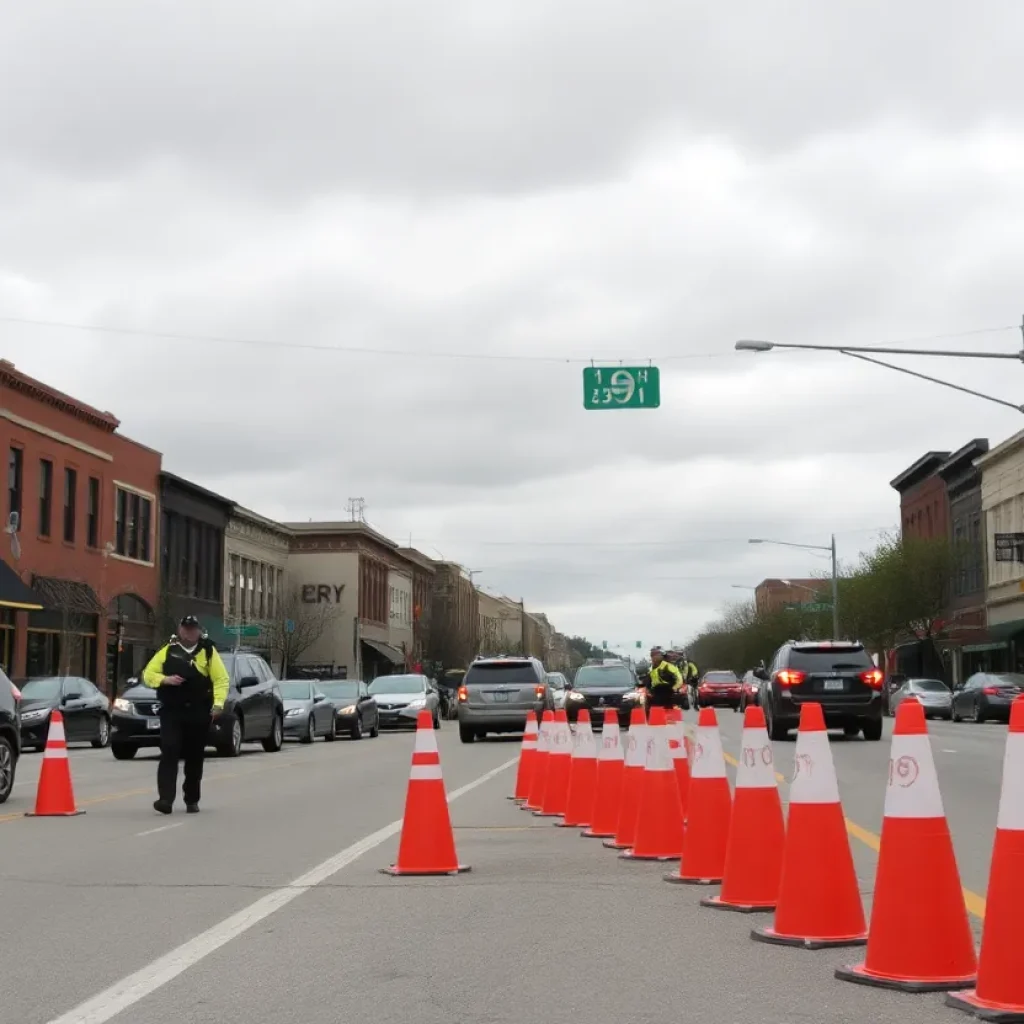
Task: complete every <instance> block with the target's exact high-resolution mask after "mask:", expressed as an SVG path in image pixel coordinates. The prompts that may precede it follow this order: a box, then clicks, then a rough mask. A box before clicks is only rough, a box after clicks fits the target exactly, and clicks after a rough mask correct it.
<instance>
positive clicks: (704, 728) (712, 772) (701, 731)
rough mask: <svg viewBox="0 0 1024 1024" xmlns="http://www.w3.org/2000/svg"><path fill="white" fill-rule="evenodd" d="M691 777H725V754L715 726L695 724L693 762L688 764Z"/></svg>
mask: <svg viewBox="0 0 1024 1024" xmlns="http://www.w3.org/2000/svg"><path fill="white" fill-rule="evenodd" d="M690 778H691V779H725V778H728V776H727V775H726V774H725V754H724V753H723V751H722V737H721V735H720V733H719V732H718V729H717V727H715V726H712V725H698V726H697V743H696V745H695V746H694V748H693V764H692V765H691V766H690Z"/></svg>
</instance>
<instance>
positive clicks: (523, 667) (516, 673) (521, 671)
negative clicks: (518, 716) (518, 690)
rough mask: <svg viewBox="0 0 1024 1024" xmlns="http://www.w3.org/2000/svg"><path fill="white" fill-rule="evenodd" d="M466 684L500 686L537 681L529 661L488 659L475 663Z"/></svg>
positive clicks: (468, 673)
mask: <svg viewBox="0 0 1024 1024" xmlns="http://www.w3.org/2000/svg"><path fill="white" fill-rule="evenodd" d="M463 682H464V684H465V685H466V686H498V685H501V684H503V683H523V684H527V685H529V684H532V683H536V682H537V677H536V676H535V675H534V672H533V665H532V664H531V663H530V662H529V661H487V662H483V663H482V664H478V665H473V666H472V667H471V668H470V670H469V671H468V672H467V673H466V678H465V679H464V680H463Z"/></svg>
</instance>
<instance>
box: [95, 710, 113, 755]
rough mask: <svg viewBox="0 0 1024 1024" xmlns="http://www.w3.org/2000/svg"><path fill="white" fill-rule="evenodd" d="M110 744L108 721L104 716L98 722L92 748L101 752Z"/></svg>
mask: <svg viewBox="0 0 1024 1024" xmlns="http://www.w3.org/2000/svg"><path fill="white" fill-rule="evenodd" d="M109 744H110V719H109V718H107V716H106V715H104V716H103V717H102V718H101V719H100V722H99V726H98V727H97V729H96V739H94V740H93V741H92V745H93V747H95V748H96V750H102V749H103V748H104V747H106V746H109Z"/></svg>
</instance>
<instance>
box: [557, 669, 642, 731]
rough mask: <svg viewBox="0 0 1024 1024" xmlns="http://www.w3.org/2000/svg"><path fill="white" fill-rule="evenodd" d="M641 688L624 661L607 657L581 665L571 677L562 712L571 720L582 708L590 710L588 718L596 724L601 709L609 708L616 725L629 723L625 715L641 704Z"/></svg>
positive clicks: (601, 718)
mask: <svg viewBox="0 0 1024 1024" xmlns="http://www.w3.org/2000/svg"><path fill="white" fill-rule="evenodd" d="M644 696H645V694H644V692H643V690H641V689H640V681H639V680H638V679H637V676H636V673H635V672H634V671H633V669H632V668H631V667H630V666H629V665H627V664H626V663H625V662H624V661H614V662H613V661H609V662H604V663H602V664H596V665H581V666H580V667H579V668H578V669H576V675H575V676H574V677H573V681H572V689H571V690H570V691H569V692H568V694H566V698H565V714H566V717H567V718H568V719H569V721H570V722H575V721H576V719H577V718H578V717H579V713H580V711H581V710H582V709H583V708H586V709H587V710H588V711H589V712H590V721H591V723H592V724H593V725H594V726H595V727H596V728H600V727H601V726H602V725H603V723H604V713H605V711H606V710H607V709H608V708H612V709H613V710H614V711H615V712H616V713H617V714H618V717H619V725H620V727H621V728H623V729H625V728H628V727H629V718H630V715H631V713H632V711H633V708H635V707H643V705H644Z"/></svg>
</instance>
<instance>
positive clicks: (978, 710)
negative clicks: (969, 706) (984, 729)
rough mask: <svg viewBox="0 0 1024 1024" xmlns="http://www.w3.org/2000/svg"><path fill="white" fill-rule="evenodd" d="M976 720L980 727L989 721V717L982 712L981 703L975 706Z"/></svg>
mask: <svg viewBox="0 0 1024 1024" xmlns="http://www.w3.org/2000/svg"><path fill="white" fill-rule="evenodd" d="M974 720H975V722H977V723H978V725H984V724H985V722H987V721H988V715H986V714H985V712H984V711H982V710H981V703H980V702H979V703H977V704H975V705H974Z"/></svg>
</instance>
